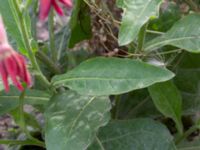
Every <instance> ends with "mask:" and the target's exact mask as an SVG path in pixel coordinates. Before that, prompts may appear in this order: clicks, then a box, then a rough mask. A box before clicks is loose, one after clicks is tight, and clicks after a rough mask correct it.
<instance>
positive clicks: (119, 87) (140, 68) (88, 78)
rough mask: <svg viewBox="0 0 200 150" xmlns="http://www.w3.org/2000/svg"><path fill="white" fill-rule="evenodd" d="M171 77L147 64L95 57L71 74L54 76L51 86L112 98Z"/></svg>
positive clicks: (171, 75)
mask: <svg viewBox="0 0 200 150" xmlns="http://www.w3.org/2000/svg"><path fill="white" fill-rule="evenodd" d="M173 76H174V74H173V73H172V72H170V71H168V70H166V69H162V68H159V67H155V66H152V65H150V64H147V63H144V62H141V61H137V60H132V59H120V58H104V57H97V58H94V59H90V60H87V61H85V62H83V63H82V64H80V65H79V66H78V67H76V68H75V69H73V70H72V71H69V72H67V73H66V74H63V75H58V76H55V77H54V78H53V80H52V82H53V85H55V86H59V85H64V86H67V87H69V88H70V89H73V90H75V91H77V92H78V93H81V94H86V95H111V94H121V93H126V92H129V91H132V90H135V89H140V88H144V87H147V86H149V85H152V84H154V83H157V82H162V81H166V80H169V79H171V78H172V77H173Z"/></svg>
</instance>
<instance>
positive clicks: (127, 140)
mask: <svg viewBox="0 0 200 150" xmlns="http://www.w3.org/2000/svg"><path fill="white" fill-rule="evenodd" d="M89 150H176V147H175V144H174V143H173V137H172V136H171V135H170V133H169V131H168V130H167V128H166V127H165V126H163V125H162V124H160V123H157V122H155V121H153V120H150V119H135V120H126V121H113V122H111V123H109V124H108V125H107V126H105V127H103V128H102V129H101V130H100V131H99V134H98V136H97V137H96V141H95V142H94V144H93V145H92V146H91V147H90V148H89Z"/></svg>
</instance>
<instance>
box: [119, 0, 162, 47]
mask: <svg viewBox="0 0 200 150" xmlns="http://www.w3.org/2000/svg"><path fill="white" fill-rule="evenodd" d="M161 2H162V0H148V1H147V0H124V1H123V2H122V1H118V5H119V6H120V7H122V9H123V10H124V14H123V18H122V25H121V27H120V31H119V44H120V45H126V44H129V43H130V42H132V41H133V40H135V39H136V37H137V35H138V33H139V31H140V28H141V27H142V26H143V25H144V24H145V23H146V22H147V21H148V20H149V18H150V17H152V16H157V14H158V10H159V5H160V3H161Z"/></svg>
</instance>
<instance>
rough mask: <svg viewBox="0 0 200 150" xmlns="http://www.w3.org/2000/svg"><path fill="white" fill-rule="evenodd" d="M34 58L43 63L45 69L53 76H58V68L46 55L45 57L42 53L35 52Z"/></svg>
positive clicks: (59, 71)
mask: <svg viewBox="0 0 200 150" xmlns="http://www.w3.org/2000/svg"><path fill="white" fill-rule="evenodd" d="M36 57H37V58H38V59H39V60H40V61H41V62H43V63H44V64H46V65H47V67H48V68H49V69H50V70H51V71H52V72H53V73H55V74H60V73H61V70H60V69H59V67H58V66H57V65H56V64H55V63H53V62H52V61H51V59H49V57H48V56H47V55H45V54H44V53H43V52H42V51H37V52H36Z"/></svg>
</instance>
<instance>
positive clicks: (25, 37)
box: [13, 0, 50, 87]
mask: <svg viewBox="0 0 200 150" xmlns="http://www.w3.org/2000/svg"><path fill="white" fill-rule="evenodd" d="M13 4H14V7H15V10H16V13H17V16H18V18H19V25H20V26H19V27H20V30H21V34H22V37H23V40H24V44H25V46H26V48H27V51H28V56H29V59H30V61H31V64H32V66H33V68H34V69H35V70H36V71H37V72H38V74H36V77H37V78H38V79H39V80H41V81H42V82H43V83H44V85H45V87H50V83H49V81H48V80H47V79H46V77H45V76H44V75H43V74H42V72H41V70H40V67H39V65H38V63H37V61H36V58H35V55H34V53H33V51H32V48H31V45H30V41H29V35H28V32H27V29H26V25H25V22H24V18H23V14H22V12H21V11H20V8H19V5H18V3H17V1H16V0H13Z"/></svg>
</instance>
